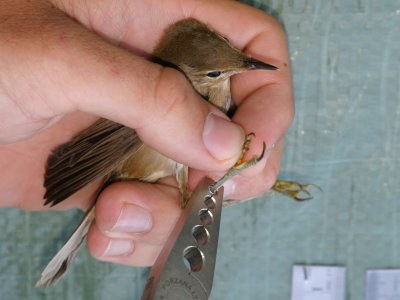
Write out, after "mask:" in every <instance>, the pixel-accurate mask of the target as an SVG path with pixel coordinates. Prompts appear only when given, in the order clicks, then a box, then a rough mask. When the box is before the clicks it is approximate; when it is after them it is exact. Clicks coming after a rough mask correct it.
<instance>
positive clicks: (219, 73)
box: [207, 71, 221, 77]
mask: <svg viewBox="0 0 400 300" xmlns="http://www.w3.org/2000/svg"><path fill="white" fill-rule="evenodd" d="M219 75H221V72H220V71H212V72H208V73H207V76H208V77H218V76H219Z"/></svg>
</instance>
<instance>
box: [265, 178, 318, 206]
mask: <svg viewBox="0 0 400 300" xmlns="http://www.w3.org/2000/svg"><path fill="white" fill-rule="evenodd" d="M310 186H315V187H316V188H318V189H320V190H321V188H320V187H318V186H316V185H313V184H302V183H298V182H295V181H289V180H280V179H278V180H277V181H276V182H275V183H274V185H273V186H272V189H273V190H274V191H276V192H278V193H280V194H283V195H285V196H288V197H289V198H292V199H293V200H296V201H305V200H311V199H312V198H313V197H312V195H311V193H310V191H309V190H308V188H309V187H310Z"/></svg>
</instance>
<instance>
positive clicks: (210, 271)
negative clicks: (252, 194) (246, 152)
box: [142, 145, 265, 300]
mask: <svg viewBox="0 0 400 300" xmlns="http://www.w3.org/2000/svg"><path fill="white" fill-rule="evenodd" d="M264 151H265V145H264V148H263V152H262V154H261V155H260V156H258V157H257V156H255V157H253V159H251V160H249V161H246V162H242V161H239V162H238V163H237V164H236V165H235V166H234V167H232V168H231V169H230V170H229V171H228V173H227V174H226V175H225V176H224V177H222V178H221V179H220V180H218V181H216V182H214V181H212V180H211V179H209V178H205V179H203V181H201V182H200V184H199V185H198V187H197V188H196V190H195V191H194V192H193V194H192V196H191V198H190V200H189V202H188V205H187V207H186V208H185V211H184V212H183V213H182V215H181V217H180V219H179V220H178V222H177V224H176V226H175V228H174V230H173V231H172V233H171V235H170V237H169V238H168V241H167V243H166V245H165V246H164V248H163V249H162V251H161V253H160V255H159V256H158V258H157V260H156V262H155V264H154V265H153V267H152V269H151V272H150V276H149V279H148V281H147V284H146V287H145V290H144V293H143V296H142V300H159V299H160V300H161V299H162V300H181V299H182V300H192V299H196V300H205V299H208V297H209V296H210V293H211V288H212V284H213V278H214V270H215V263H216V257H217V248H218V236H219V227H220V221H221V209H222V199H223V187H222V185H223V184H224V183H225V182H226V181H227V180H228V179H230V178H231V177H233V176H235V175H237V174H239V173H240V172H241V171H242V170H244V169H246V168H248V167H251V166H253V165H255V164H256V163H257V162H259V161H260V160H261V159H262V157H263V155H264Z"/></svg>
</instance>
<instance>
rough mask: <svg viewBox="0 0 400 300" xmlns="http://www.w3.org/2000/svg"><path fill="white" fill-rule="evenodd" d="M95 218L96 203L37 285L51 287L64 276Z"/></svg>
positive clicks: (48, 265) (43, 273) (48, 266)
mask: <svg viewBox="0 0 400 300" xmlns="http://www.w3.org/2000/svg"><path fill="white" fill-rule="evenodd" d="M93 220H94V205H93V206H92V207H91V208H90V209H89V210H88V211H87V213H86V215H85V217H84V218H83V219H82V221H81V223H80V224H79V225H78V227H77V228H76V229H75V231H74V232H73V234H72V235H71V236H70V238H69V239H68V241H67V242H66V243H65V245H64V246H63V247H62V248H61V249H60V251H58V253H57V254H56V255H55V256H54V257H53V259H52V260H51V261H50V262H49V263H48V264H47V266H46V268H45V269H44V270H43V272H42V274H41V277H40V279H39V280H38V281H37V283H36V287H42V286H43V287H46V288H47V287H50V286H51V285H53V284H54V283H56V282H57V281H58V280H59V279H60V278H61V277H62V276H63V274H64V273H65V271H66V270H67V269H68V267H69V265H70V264H71V262H72V261H73V259H74V258H75V256H76V254H77V253H78V250H79V248H80V246H81V245H82V243H83V241H84V240H85V237H86V235H87V233H88V230H89V228H90V224H92V221H93Z"/></svg>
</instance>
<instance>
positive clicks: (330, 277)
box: [292, 265, 346, 300]
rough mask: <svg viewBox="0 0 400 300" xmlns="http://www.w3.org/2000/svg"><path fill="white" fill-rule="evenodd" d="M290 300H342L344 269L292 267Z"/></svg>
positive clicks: (344, 281)
mask: <svg viewBox="0 0 400 300" xmlns="http://www.w3.org/2000/svg"><path fill="white" fill-rule="evenodd" d="M292 280H293V281H292V300H344V296H345V285H346V268H345V267H333V266H300V265H295V266H293V272H292Z"/></svg>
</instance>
